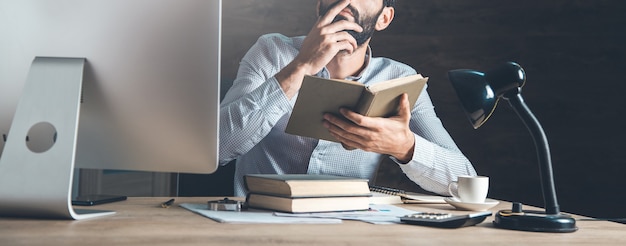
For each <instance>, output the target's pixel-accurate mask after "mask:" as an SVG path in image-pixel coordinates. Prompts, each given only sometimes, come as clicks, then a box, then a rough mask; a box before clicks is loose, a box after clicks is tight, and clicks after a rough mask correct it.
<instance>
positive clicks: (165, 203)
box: [161, 198, 174, 208]
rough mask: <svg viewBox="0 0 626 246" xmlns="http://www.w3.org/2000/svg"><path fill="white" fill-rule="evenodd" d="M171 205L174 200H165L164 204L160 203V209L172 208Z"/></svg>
mask: <svg viewBox="0 0 626 246" xmlns="http://www.w3.org/2000/svg"><path fill="white" fill-rule="evenodd" d="M172 204H174V198H172V199H169V200H167V201H166V202H164V203H161V207H163V208H169V207H170V206H172Z"/></svg>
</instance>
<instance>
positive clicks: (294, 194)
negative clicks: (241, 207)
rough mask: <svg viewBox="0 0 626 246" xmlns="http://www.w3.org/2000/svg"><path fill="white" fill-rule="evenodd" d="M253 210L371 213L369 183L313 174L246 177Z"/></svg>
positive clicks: (363, 180)
mask: <svg viewBox="0 0 626 246" xmlns="http://www.w3.org/2000/svg"><path fill="white" fill-rule="evenodd" d="M244 180H245V184H246V188H247V189H248V192H249V193H248V196H247V197H246V202H247V204H248V206H249V207H251V208H260V209H269V210H275V211H282V212H289V213H312V212H333V211H354V210H367V209H369V203H370V196H371V193H370V189H369V186H368V183H367V181H368V180H367V179H359V178H350V177H341V176H332V175H311V174H250V175H246V176H244Z"/></svg>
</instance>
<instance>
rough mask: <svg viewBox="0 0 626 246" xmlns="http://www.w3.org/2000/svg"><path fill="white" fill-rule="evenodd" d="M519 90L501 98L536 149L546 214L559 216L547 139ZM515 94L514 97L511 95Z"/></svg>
mask: <svg viewBox="0 0 626 246" xmlns="http://www.w3.org/2000/svg"><path fill="white" fill-rule="evenodd" d="M520 90H521V89H518V90H517V91H515V92H514V93H513V92H510V93H507V94H506V95H505V96H504V97H503V98H504V99H506V100H507V101H508V102H509V104H510V105H511V107H512V108H513V110H514V111H515V113H517V115H518V116H519V117H520V118H521V119H522V121H523V122H524V125H526V128H528V130H529V131H530V133H531V136H532V138H533V140H534V142H535V147H536V148H537V155H538V158H539V177H540V179H541V188H542V192H543V200H544V204H545V209H546V214H551V215H556V214H559V213H560V211H559V205H558V203H557V199H556V190H555V188H554V177H553V175H552V160H551V156H550V147H549V146H548V139H547V137H546V134H545V133H544V131H543V128H542V127H541V124H540V123H539V121H538V120H537V118H536V117H535V116H534V115H533V113H532V112H531V111H530V109H529V108H528V106H527V105H526V103H525V102H524V99H523V98H522V94H521V93H520ZM513 94H515V95H513Z"/></svg>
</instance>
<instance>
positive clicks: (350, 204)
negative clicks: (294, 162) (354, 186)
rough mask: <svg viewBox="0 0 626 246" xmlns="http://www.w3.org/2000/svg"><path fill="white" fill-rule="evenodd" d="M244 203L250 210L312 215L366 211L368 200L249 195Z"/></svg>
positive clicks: (364, 198)
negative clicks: (317, 213)
mask: <svg viewBox="0 0 626 246" xmlns="http://www.w3.org/2000/svg"><path fill="white" fill-rule="evenodd" d="M246 202H247V203H248V206H250V207H251V208H261V209H269V210H275V211H283V212H289V213H314V212H338V211H353V210H367V209H369V203H370V198H369V197H368V196H330V197H306V198H290V197H279V196H271V195H262V194H255V193H250V194H248V197H247V198H246Z"/></svg>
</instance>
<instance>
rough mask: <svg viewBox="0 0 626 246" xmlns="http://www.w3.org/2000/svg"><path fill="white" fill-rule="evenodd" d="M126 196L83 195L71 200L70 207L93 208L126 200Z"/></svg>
mask: <svg viewBox="0 0 626 246" xmlns="http://www.w3.org/2000/svg"><path fill="white" fill-rule="evenodd" d="M126 198H127V197H126V196H119V195H84V196H78V197H76V198H75V199H72V205H77V206H93V205H99V204H104V203H111V202H117V201H124V200H126Z"/></svg>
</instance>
